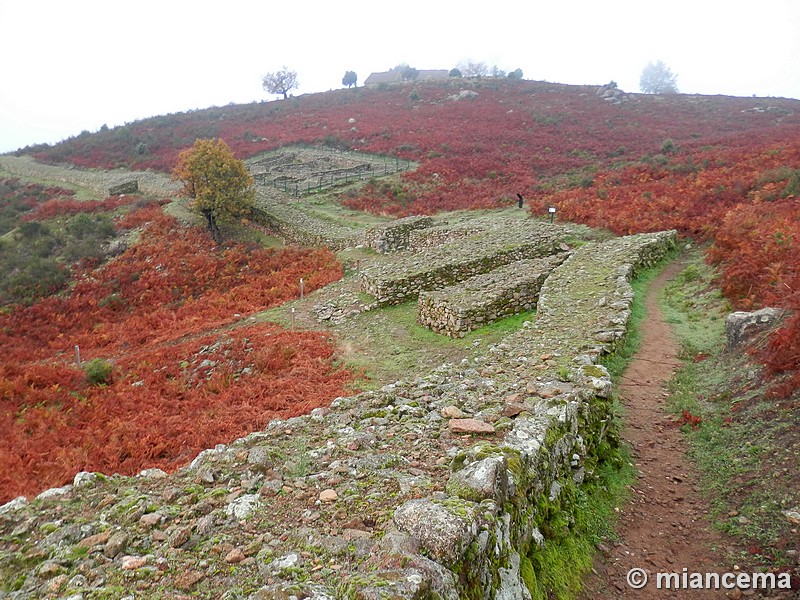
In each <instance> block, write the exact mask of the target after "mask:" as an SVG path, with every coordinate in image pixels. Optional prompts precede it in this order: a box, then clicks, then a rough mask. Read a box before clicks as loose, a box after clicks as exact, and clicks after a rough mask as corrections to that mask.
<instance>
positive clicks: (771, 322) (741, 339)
mask: <svg viewBox="0 0 800 600" xmlns="http://www.w3.org/2000/svg"><path fill="white" fill-rule="evenodd" d="M783 315H784V311H782V310H780V309H778V308H762V309H761V310H757V311H754V312H742V311H740V312H733V313H731V314H729V315H728V316H727V317H726V318H725V335H726V337H727V338H728V350H734V349H736V348H739V347H740V346H742V345H744V344H746V343H747V342H748V341H749V340H751V339H752V338H753V337H754V336H756V335H758V334H759V333H763V332H765V331H768V330H770V329H771V328H772V327H774V326H775V325H776V323H777V322H778V321H779V320H780V319H781V318H782V317H783Z"/></svg>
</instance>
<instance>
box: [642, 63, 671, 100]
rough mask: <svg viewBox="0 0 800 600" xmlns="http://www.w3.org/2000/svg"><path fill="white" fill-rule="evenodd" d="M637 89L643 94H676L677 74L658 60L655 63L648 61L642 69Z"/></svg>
mask: <svg viewBox="0 0 800 600" xmlns="http://www.w3.org/2000/svg"><path fill="white" fill-rule="evenodd" d="M639 89H640V90H642V92H644V93H645V94H677V93H678V76H677V75H674V74H673V73H672V71H670V69H669V67H668V66H667V65H665V64H664V63H663V62H662V61H660V60H659V61H657V62H655V63H653V62H649V63H647V66H646V67H645V68H644V69H642V76H641V77H640V78H639Z"/></svg>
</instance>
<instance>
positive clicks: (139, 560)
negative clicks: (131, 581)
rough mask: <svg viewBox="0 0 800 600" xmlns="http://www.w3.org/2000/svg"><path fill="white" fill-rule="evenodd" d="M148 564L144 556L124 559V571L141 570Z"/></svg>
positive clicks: (124, 557) (125, 557)
mask: <svg viewBox="0 0 800 600" xmlns="http://www.w3.org/2000/svg"><path fill="white" fill-rule="evenodd" d="M146 564H147V558H145V557H144V556H123V557H122V569H123V570H124V571H134V570H136V569H141V568H142V567H143V566H145V565H146Z"/></svg>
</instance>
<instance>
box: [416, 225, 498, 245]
mask: <svg viewBox="0 0 800 600" xmlns="http://www.w3.org/2000/svg"><path fill="white" fill-rule="evenodd" d="M485 230H486V228H485V227H480V226H465V225H461V226H456V227H453V226H450V225H438V226H436V227H430V228H428V229H415V230H413V231H411V232H410V233H409V236H408V247H409V249H411V250H425V249H426V248H435V247H436V246H441V245H442V244H447V243H450V242H453V241H455V240H460V239H462V238H465V237H469V236H473V235H475V234H478V233H481V232H482V231H485Z"/></svg>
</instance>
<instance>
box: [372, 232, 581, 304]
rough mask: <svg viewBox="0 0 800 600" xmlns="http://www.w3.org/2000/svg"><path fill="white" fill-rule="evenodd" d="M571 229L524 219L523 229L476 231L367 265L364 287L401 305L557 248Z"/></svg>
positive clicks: (381, 301)
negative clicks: (433, 246)
mask: <svg viewBox="0 0 800 600" xmlns="http://www.w3.org/2000/svg"><path fill="white" fill-rule="evenodd" d="M569 232H570V230H569V229H567V228H564V227H560V226H557V225H556V226H553V225H545V224H542V223H537V222H531V223H526V224H525V226H524V230H522V231H520V230H515V229H514V228H511V227H509V229H501V230H499V231H497V232H495V233H494V234H493V235H491V236H483V235H480V234H479V235H477V236H472V237H468V238H464V239H461V240H456V241H454V242H451V243H449V244H445V245H443V246H439V247H436V248H433V249H431V250H428V251H426V252H424V253H419V254H406V255H402V256H400V257H398V258H397V259H396V260H395V261H393V262H391V263H389V264H384V265H380V266H376V267H370V268H368V269H365V270H364V271H362V273H361V290H362V291H363V292H366V293H368V294H371V295H372V296H373V297H375V299H376V301H377V302H378V305H379V306H388V305H391V304H400V303H402V302H405V301H407V300H412V299H414V298H416V297H417V296H419V294H420V292H424V291H428V290H436V289H441V288H443V287H446V286H448V285H452V284H454V283H458V282H459V281H464V280H465V279H468V278H469V277H472V276H474V275H478V274H481V273H487V272H489V271H492V270H493V269H496V268H497V267H501V266H503V265H507V264H510V263H512V262H516V261H518V260H523V259H529V258H538V257H542V256H547V255H549V254H554V253H555V252H558V251H559V250H560V249H561V248H560V246H561V245H562V244H563V240H564V239H565V238H566V237H568V235H569Z"/></svg>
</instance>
